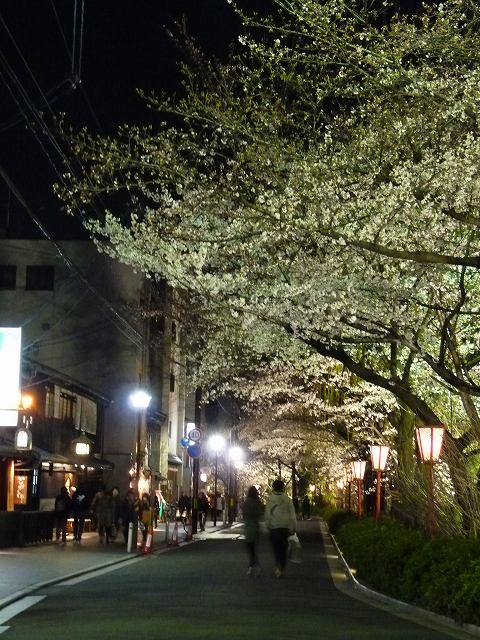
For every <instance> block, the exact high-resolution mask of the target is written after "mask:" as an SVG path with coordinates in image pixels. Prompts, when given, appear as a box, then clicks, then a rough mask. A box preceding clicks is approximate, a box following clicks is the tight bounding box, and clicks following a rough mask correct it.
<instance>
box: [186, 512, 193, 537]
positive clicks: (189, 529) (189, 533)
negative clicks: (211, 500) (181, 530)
mask: <svg viewBox="0 0 480 640" xmlns="http://www.w3.org/2000/svg"><path fill="white" fill-rule="evenodd" d="M192 539H193V536H192V519H191V518H188V521H187V529H186V531H185V540H186V541H188V540H192Z"/></svg>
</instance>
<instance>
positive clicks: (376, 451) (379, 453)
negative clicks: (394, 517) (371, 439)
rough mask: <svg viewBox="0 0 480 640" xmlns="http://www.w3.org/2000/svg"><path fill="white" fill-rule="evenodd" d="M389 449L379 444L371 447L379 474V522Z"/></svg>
mask: <svg viewBox="0 0 480 640" xmlns="http://www.w3.org/2000/svg"><path fill="white" fill-rule="evenodd" d="M389 451H390V448H389V447H386V446H381V445H378V444H371V445H370V456H371V458H372V468H373V470H374V471H376V472H377V502H376V507H375V520H376V521H377V522H378V519H379V518H380V499H381V484H382V471H385V466H386V464H387V458H388V452H389Z"/></svg>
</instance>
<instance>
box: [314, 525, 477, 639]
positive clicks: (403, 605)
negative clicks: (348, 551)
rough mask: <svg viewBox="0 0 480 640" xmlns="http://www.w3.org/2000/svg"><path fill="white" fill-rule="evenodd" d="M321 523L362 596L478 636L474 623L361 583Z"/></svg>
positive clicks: (351, 580)
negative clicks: (445, 614)
mask: <svg viewBox="0 0 480 640" xmlns="http://www.w3.org/2000/svg"><path fill="white" fill-rule="evenodd" d="M323 525H324V528H325V531H322V534H327V535H328V536H329V537H330V539H331V540H332V542H333V545H334V547H335V549H336V551H337V553H338V557H339V559H340V561H341V563H342V564H343V567H344V569H345V574H346V577H347V579H348V581H349V582H350V584H351V586H352V587H353V589H354V590H355V591H358V592H359V593H362V594H363V595H364V596H366V597H368V598H371V599H374V600H378V601H379V602H382V603H384V604H387V605H389V606H390V607H392V609H395V610H397V611H399V612H402V613H407V614H413V615H417V616H421V617H422V618H426V619H428V620H430V621H432V622H435V623H437V624H440V625H444V626H445V627H448V628H450V629H452V630H454V631H457V632H458V631H461V632H464V633H467V634H470V635H471V636H474V637H477V638H480V627H477V626H476V625H473V624H463V623H460V622H456V621H455V620H453V619H452V618H448V617H447V616H442V615H440V614H438V613H434V612H433V611H429V610H428V609H422V608H421V607H417V606H415V605H413V604H409V603H408V602H403V600H397V599H395V598H392V597H390V596H387V595H385V594H384V593H380V592H379V591H374V590H373V589H370V588H369V587H366V586H365V585H363V584H362V583H361V582H359V581H358V580H357V578H356V577H355V576H354V574H353V572H352V570H351V569H350V567H349V565H348V563H347V561H346V560H345V558H344V556H343V554H342V552H341V551H340V548H339V546H338V544H337V541H336V540H335V536H334V535H333V534H332V533H330V531H329V529H328V527H327V523H326V522H324V521H323Z"/></svg>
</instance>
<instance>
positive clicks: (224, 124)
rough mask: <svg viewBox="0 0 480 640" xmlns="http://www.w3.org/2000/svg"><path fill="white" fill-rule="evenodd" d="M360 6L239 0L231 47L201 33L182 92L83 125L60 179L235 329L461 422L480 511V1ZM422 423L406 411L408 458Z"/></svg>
mask: <svg viewBox="0 0 480 640" xmlns="http://www.w3.org/2000/svg"><path fill="white" fill-rule="evenodd" d="M357 5H358V3H356V2H353V1H350V0H326V1H325V2H322V3H318V1H317V0H276V1H275V0H272V13H271V14H270V15H266V16H259V15H247V14H246V13H244V12H242V11H241V9H240V8H239V7H237V11H238V12H239V13H240V15H241V16H242V18H243V20H244V24H245V33H244V35H243V36H242V37H241V38H240V41H239V43H238V47H237V49H236V51H235V53H234V54H233V57H232V59H231V61H230V62H229V63H227V64H225V65H221V64H219V63H217V62H209V61H206V60H205V59H204V58H203V57H202V55H201V53H199V52H198V51H197V50H196V49H195V47H194V46H193V45H192V44H191V43H190V42H189V41H187V45H188V46H189V47H190V51H191V52H192V53H193V61H192V64H191V66H189V67H187V66H186V67H184V78H185V82H184V93H183V95H182V96H181V97H180V98H179V99H177V98H175V99H171V98H168V97H164V96H160V97H158V96H155V95H145V96H144V97H145V99H146V100H147V102H148V104H149V106H150V107H151V108H153V109H156V110H158V112H159V119H160V118H163V121H159V123H158V126H157V127H155V128H153V127H151V128H142V127H136V126H125V127H122V128H121V129H120V130H119V132H118V135H117V136H115V137H112V138H102V137H94V136H91V135H90V134H88V132H86V131H82V132H80V133H79V134H76V135H73V136H71V139H72V142H73V147H74V150H75V152H76V153H77V155H78V156H79V157H80V158H81V161H82V164H83V172H82V174H81V175H80V176H74V175H67V176H65V178H66V181H67V185H68V186H67V187H66V188H63V189H60V190H59V193H60V196H61V197H62V198H63V199H64V201H65V203H66V205H67V207H69V208H70V209H73V208H77V207H83V206H85V205H87V204H88V203H91V202H93V201H94V200H95V199H96V198H97V197H98V196H99V195H101V196H102V202H104V201H105V200H107V201H109V202H110V204H109V206H110V210H105V209H104V210H103V215H102V216H101V217H100V218H90V220H89V222H88V223H87V226H88V228H89V230H90V231H91V233H92V237H94V238H95V240H96V242H97V243H98V245H99V248H101V250H103V251H106V252H108V253H109V254H111V255H112V256H114V257H115V258H117V259H119V260H121V261H123V262H126V263H128V264H130V265H132V266H133V267H135V268H137V269H140V270H143V271H144V272H145V273H147V274H148V275H149V276H151V277H153V278H155V277H157V276H161V277H164V278H166V279H167V281H168V282H169V283H170V284H171V285H172V286H174V287H176V288H178V289H179V290H184V291H185V292H187V293H189V294H191V295H192V296H194V297H195V298H198V299H200V300H202V302H203V304H204V306H205V307H209V308H210V309H211V310H212V313H216V312H218V310H220V311H221V314H220V316H221V317H222V318H223V319H224V320H226V323H227V325H229V326H230V325H231V326H232V327H235V331H240V332H241V331H244V332H249V334H250V339H251V340H254V341H255V342H256V343H257V344H260V343H262V341H263V343H265V344H268V345H269V348H272V341H273V343H278V344H281V345H282V348H283V345H284V344H285V341H284V338H285V336H286V337H287V338H288V342H289V343H290V344H292V345H295V347H292V349H294V348H296V346H297V345H299V344H300V345H302V346H301V348H299V350H300V351H301V349H303V348H304V347H306V348H307V349H308V350H309V351H311V352H313V353H315V354H317V355H319V356H322V357H324V358H330V359H333V360H335V361H337V362H339V363H341V364H342V365H343V366H344V367H346V368H348V369H349V371H350V372H351V373H353V374H355V375H356V376H358V377H359V378H361V379H363V380H364V381H366V382H368V383H370V384H373V385H375V386H376V387H378V388H381V389H384V390H386V391H388V392H389V393H391V394H392V395H393V396H395V397H396V398H397V400H398V402H399V403H400V405H401V407H402V408H406V409H408V411H409V412H411V413H413V414H414V415H415V416H416V417H417V419H418V420H420V421H421V422H425V423H440V422H443V423H446V424H447V426H448V427H449V429H448V434H447V446H446V461H447V463H448V465H449V468H450V469H454V470H455V472H454V473H451V478H452V481H453V482H454V490H455V494H456V497H457V499H458V501H459V503H460V504H461V508H462V512H463V514H464V516H465V517H466V516H467V514H468V513H469V512H472V505H474V506H475V505H476V502H475V500H476V501H477V502H478V498H477V497H476V495H477V494H476V487H475V485H474V482H473V476H472V468H471V466H470V465H471V464H472V461H473V460H475V456H476V455H477V452H478V442H479V437H480V419H479V416H478V400H477V398H478V396H479V395H480V380H479V377H478V374H479V369H478V364H479V363H480V355H479V354H480V345H479V343H478V335H479V331H478V329H479V328H480V327H479V322H478V319H479V308H478V304H477V298H476V291H477V290H478V286H477V285H478V277H479V274H478V267H479V264H480V257H479V256H480V253H479V250H480V247H479V233H478V228H479V221H478V215H477V208H478V193H479V170H478V167H479V166H480V164H479V159H480V157H479V156H480V137H479V135H478V114H479V111H480V110H479V106H480V88H479V87H480V84H479V82H478V80H479V74H480V67H479V58H480V53H479V52H480V46H479V45H480V34H479V33H478V29H477V24H478V19H479V17H480V15H479V12H478V8H477V7H476V5H475V3H474V2H472V1H469V0H450V1H448V2H445V3H442V4H440V3H439V4H435V5H434V6H432V7H430V8H429V7H424V9H423V11H422V13H420V14H418V15H413V16H412V15H400V14H397V13H395V12H394V11H393V9H392V7H391V6H388V4H387V5H386V4H384V3H379V4H378V7H377V9H376V10H374V9H365V8H363V9H361V8H358V6H357ZM372 6H373V7H375V3H372ZM110 196H111V199H110ZM122 196H123V197H122ZM243 342H244V344H246V345H247V346H248V344H249V341H248V340H246V341H245V340H244V341H243ZM209 344H210V346H212V351H210V352H209V353H210V354H213V353H215V348H214V347H213V345H212V341H211V340H210V341H209ZM248 351H249V350H248V349H247V352H248ZM442 393H443V394H447V395H450V394H453V395H454V396H455V401H456V402H455V404H456V410H457V413H458V414H459V419H457V420H456V423H455V425H449V424H448V417H449V414H448V411H446V409H447V407H446V403H445V401H442V400H438V398H439V397H440V396H441V395H442ZM407 413H408V412H403V413H401V415H403V416H404V417H406V418H407V417H408V416H407ZM450 414H451V412H450ZM412 424H413V423H412V421H411V420H409V419H405V420H403V422H402V421H401V422H400V423H399V424H398V425H397V431H398V433H399V434H400V437H399V441H400V442H403V443H408V442H409V443H410V444H409V445H406V444H404V445H403V446H404V450H403V451H401V452H399V456H400V457H401V458H402V460H403V461H404V462H405V464H408V461H409V456H410V454H411V450H412V446H413V445H412V435H413V427H412ZM410 465H412V463H411V462H410ZM473 511H475V515H474V520H475V518H476V522H477V524H476V525H474V528H475V527H476V526H478V521H479V515H478V514H479V510H478V509H477V507H476V506H475V509H473ZM467 528H470V529H471V527H470V524H468V525H467Z"/></svg>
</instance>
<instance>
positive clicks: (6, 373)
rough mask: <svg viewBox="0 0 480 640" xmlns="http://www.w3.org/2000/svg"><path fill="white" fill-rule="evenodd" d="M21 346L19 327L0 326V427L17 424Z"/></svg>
mask: <svg viewBox="0 0 480 640" xmlns="http://www.w3.org/2000/svg"><path fill="white" fill-rule="evenodd" d="M21 346H22V330H21V329H20V328H19V327H13V328H12V327H0V427H16V426H17V422H18V403H19V400H20V355H21Z"/></svg>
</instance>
